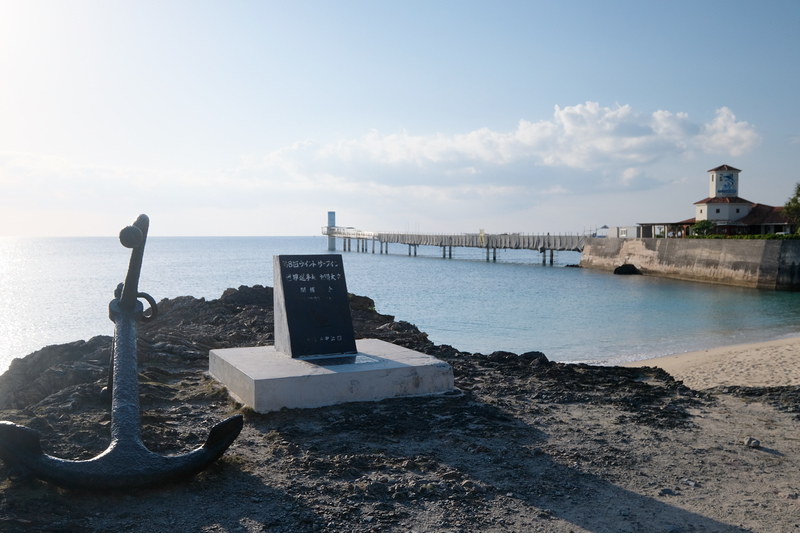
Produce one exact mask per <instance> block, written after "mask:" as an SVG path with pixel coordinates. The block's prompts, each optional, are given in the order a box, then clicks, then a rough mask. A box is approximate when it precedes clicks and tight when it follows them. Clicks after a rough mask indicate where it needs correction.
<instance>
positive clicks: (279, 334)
mask: <svg viewBox="0 0 800 533" xmlns="http://www.w3.org/2000/svg"><path fill="white" fill-rule="evenodd" d="M272 261H273V273H274V278H275V293H274V294H275V296H274V301H275V349H276V350H277V351H279V352H282V353H285V354H287V355H290V356H291V357H305V356H311V355H329V354H330V355H336V354H347V353H356V352H357V350H356V339H355V333H354V332H353V319H352V317H351V315H350V303H349V301H348V298H347V283H346V282H345V278H344V266H343V264H342V256H341V255H339V254H324V255H276V256H273V259H272Z"/></svg>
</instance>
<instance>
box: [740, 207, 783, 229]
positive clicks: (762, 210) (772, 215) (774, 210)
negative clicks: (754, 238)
mask: <svg viewBox="0 0 800 533" xmlns="http://www.w3.org/2000/svg"><path fill="white" fill-rule="evenodd" d="M781 211H783V207H781V206H778V207H772V206H771V205H764V204H755V205H754V206H753V208H752V209H751V210H750V212H749V213H747V216H746V217H744V218H740V219H739V220H737V221H736V222H737V223H741V224H746V225H748V226H759V225H762V224H773V225H774V224H788V223H789V220H788V219H787V218H786V217H785V216H783V214H782V213H781Z"/></svg>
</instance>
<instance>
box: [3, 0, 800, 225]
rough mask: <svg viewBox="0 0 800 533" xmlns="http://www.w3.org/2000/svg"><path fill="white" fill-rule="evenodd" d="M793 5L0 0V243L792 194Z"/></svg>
mask: <svg viewBox="0 0 800 533" xmlns="http://www.w3.org/2000/svg"><path fill="white" fill-rule="evenodd" d="M798 24H800V2H797V1H794V0H792V1H778V0H774V1H770V2H755V1H752V2H742V1H736V0H726V1H719V2H718V1H713V0H702V1H697V0H692V1H682V0H676V1H670V2H641V1H640V0H637V1H614V0H607V1H603V2H599V1H569V0H567V1H534V0H527V1H521V2H517V1H488V0H487V1H481V2H475V1H468V0H457V1H447V0H433V1H431V0H425V1H414V0H404V1H401V2H396V1H392V2H390V1H376V0H370V1H348V0H343V1H312V0H308V1H304V0H298V1H293V2H286V1H284V0H280V1H269V0H265V1H246V0H240V1H235V2H219V1H207V0H191V1H182V0H170V1H162V0H159V1H150V0H136V1H133V0H131V1H126V0H116V1H106V0H102V1H82V0H81V1H79V0H51V1H42V0H24V1H23V0H0V236H73V235H74V236H91V235H101V236H110V235H116V234H117V233H118V231H119V229H121V228H122V227H123V226H125V225H127V224H130V223H131V222H132V221H133V220H134V219H135V218H136V217H137V216H138V215H139V214H140V213H146V214H147V215H148V216H149V217H150V234H151V235H176V236H183V235H186V236H190V235H192V236H193V235H200V236H202V235H208V236H224V235H243V236H244V235H320V234H321V228H322V226H324V225H326V224H327V213H328V211H335V212H336V223H337V225H339V226H350V227H355V228H357V229H360V230H364V231H416V232H422V233H474V232H477V231H479V230H481V229H483V230H485V231H486V232H487V233H503V232H522V233H548V232H549V233H573V234H574V233H582V232H585V231H589V230H593V229H594V228H597V227H599V226H602V225H608V226H623V225H635V224H636V223H640V222H672V221H680V220H685V219H687V218H691V217H693V216H694V206H693V203H694V202H696V201H699V200H702V199H704V198H706V197H707V196H708V174H707V171H708V170H710V169H712V168H715V167H717V166H720V165H722V164H728V165H731V166H733V167H736V168H738V169H741V170H742V173H741V175H740V181H739V195H740V196H741V197H743V198H745V199H747V200H750V201H752V202H758V203H765V204H769V205H783V204H784V203H785V202H786V200H787V199H788V198H789V196H791V194H792V193H793V190H794V185H795V183H797V182H798V181H800V90H798V87H800V61H798V58H799V57H800V33H798V31H797V27H798Z"/></svg>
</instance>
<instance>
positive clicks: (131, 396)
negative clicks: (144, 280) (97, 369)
mask: <svg viewBox="0 0 800 533" xmlns="http://www.w3.org/2000/svg"><path fill="white" fill-rule="evenodd" d="M135 304H136V307H135V310H134V312H133V313H129V312H125V311H122V310H120V309H118V310H117V311H118V312H117V313H115V319H114V347H115V350H114V352H115V353H114V389H113V391H112V400H111V438H112V440H114V441H119V440H123V441H131V440H135V441H137V442H138V441H139V438H140V421H139V378H138V372H137V357H136V316H141V313H142V307H143V306H142V303H141V302H138V301H136V302H135ZM118 305H119V304H118V302H117V300H114V301H112V302H111V307H112V308H113V307H114V306H118Z"/></svg>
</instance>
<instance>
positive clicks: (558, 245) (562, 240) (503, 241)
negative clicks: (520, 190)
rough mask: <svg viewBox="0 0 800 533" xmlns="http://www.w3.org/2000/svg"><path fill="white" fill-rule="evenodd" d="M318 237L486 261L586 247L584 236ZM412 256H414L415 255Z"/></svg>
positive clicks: (330, 230)
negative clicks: (470, 253)
mask: <svg viewBox="0 0 800 533" xmlns="http://www.w3.org/2000/svg"><path fill="white" fill-rule="evenodd" d="M322 234H323V235H327V236H328V237H329V238H340V239H343V241H344V246H343V249H344V250H350V249H352V244H351V240H353V239H355V240H356V241H357V244H356V249H357V250H358V251H367V241H372V251H373V252H374V251H375V242H378V243H380V251H381V253H383V252H384V247H385V248H386V250H387V253H388V245H389V244H390V243H391V244H405V245H408V246H409V250H411V248H412V247H413V248H416V247H417V246H441V247H442V249H443V253H444V250H446V249H448V248H449V249H450V254H451V256H452V249H453V247H454V246H455V247H469V248H484V249H486V253H487V258H488V254H489V250H494V251H495V252H496V250H497V249H498V248H499V249H511V250H536V251H539V252H545V251H547V250H550V252H551V254H552V252H553V251H576V252H582V251H583V248H584V246H585V244H586V239H587V236H586V235H550V234H543V235H539V234H527V233H456V234H440V233H401V232H372V231H360V230H357V229H355V228H344V227H339V226H323V227H322ZM415 255H416V254H415Z"/></svg>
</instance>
